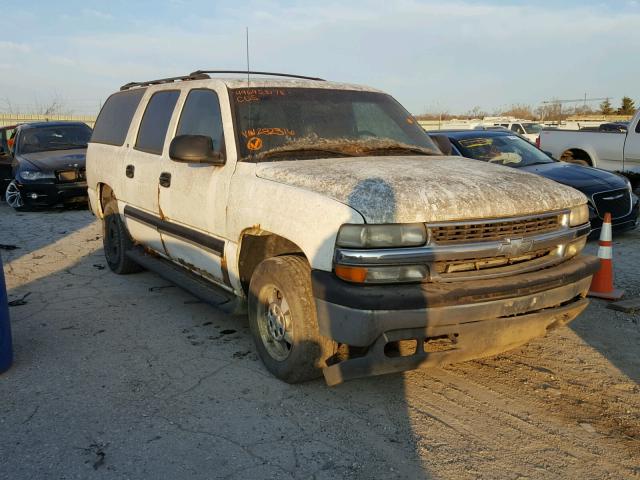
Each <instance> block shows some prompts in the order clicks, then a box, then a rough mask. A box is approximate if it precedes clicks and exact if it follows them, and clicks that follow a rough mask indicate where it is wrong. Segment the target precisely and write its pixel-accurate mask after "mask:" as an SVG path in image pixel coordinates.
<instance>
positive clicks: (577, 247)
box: [564, 236, 587, 257]
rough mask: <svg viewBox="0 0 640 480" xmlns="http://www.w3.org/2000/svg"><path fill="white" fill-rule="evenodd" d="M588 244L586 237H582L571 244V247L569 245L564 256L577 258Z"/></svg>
mask: <svg viewBox="0 0 640 480" xmlns="http://www.w3.org/2000/svg"><path fill="white" fill-rule="evenodd" d="M586 244H587V237H586V236H585V237H582V238H581V239H579V240H576V241H575V242H571V243H570V244H569V245H567V248H566V249H565V251H564V256H565V257H575V256H576V255H578V254H579V253H580V252H581V251H582V249H583V248H584V247H585V245H586Z"/></svg>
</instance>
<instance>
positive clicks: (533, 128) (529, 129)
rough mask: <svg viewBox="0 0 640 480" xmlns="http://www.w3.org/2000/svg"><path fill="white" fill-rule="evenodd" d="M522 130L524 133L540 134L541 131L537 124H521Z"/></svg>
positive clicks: (540, 126)
mask: <svg viewBox="0 0 640 480" xmlns="http://www.w3.org/2000/svg"><path fill="white" fill-rule="evenodd" d="M522 128H524V131H525V133H533V134H536V133H540V132H541V131H542V125H540V124H539V123H523V124H522Z"/></svg>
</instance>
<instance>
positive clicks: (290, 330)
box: [249, 255, 337, 383]
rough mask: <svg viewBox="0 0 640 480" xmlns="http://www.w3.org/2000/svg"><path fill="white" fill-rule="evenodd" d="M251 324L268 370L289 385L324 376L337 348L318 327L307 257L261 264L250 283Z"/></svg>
mask: <svg viewBox="0 0 640 480" xmlns="http://www.w3.org/2000/svg"><path fill="white" fill-rule="evenodd" d="M249 325H250V327H251V333H252V334H253V339H254V342H255V344H256V348H257V350H258V354H259V355H260V358H261V359H262V361H263V362H264V364H265V366H266V367H267V370H269V371H270V372H271V373H272V374H273V375H274V376H276V377H277V378H279V379H280V380H284V381H285V382H288V383H298V382H304V381H307V380H311V379H314V378H317V377H319V376H320V375H321V367H323V366H325V362H326V360H327V359H328V358H329V357H330V356H331V355H333V354H334V353H335V351H336V348H337V345H336V343H335V342H333V341H331V340H329V339H328V338H325V337H323V336H322V335H320V332H319V330H318V321H317V318H316V309H315V303H314V300H313V295H312V293H311V270H310V268H309V264H308V263H307V262H306V260H305V259H304V258H302V257H298V256H294V255H287V256H282V257H273V258H268V259H267V260H264V261H263V262H262V263H260V264H259V265H258V267H257V268H256V270H255V272H254V273H253V275H252V277H251V283H250V286H249Z"/></svg>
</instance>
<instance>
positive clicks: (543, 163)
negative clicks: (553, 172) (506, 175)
mask: <svg viewBox="0 0 640 480" xmlns="http://www.w3.org/2000/svg"><path fill="white" fill-rule="evenodd" d="M547 163H554V162H553V161H549V162H533V163H527V164H526V165H524V166H525V167H531V166H533V165H546V164H547Z"/></svg>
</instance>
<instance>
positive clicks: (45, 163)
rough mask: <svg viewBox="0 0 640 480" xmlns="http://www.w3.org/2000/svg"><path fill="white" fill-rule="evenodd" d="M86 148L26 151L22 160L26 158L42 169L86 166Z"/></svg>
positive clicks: (21, 156)
mask: <svg viewBox="0 0 640 480" xmlns="http://www.w3.org/2000/svg"><path fill="white" fill-rule="evenodd" d="M86 153H87V149H86V148H75V149H73V150H52V151H48V152H37V153H25V154H22V155H20V157H19V159H20V160H26V161H27V162H29V163H31V164H33V165H34V166H36V167H37V168H38V169H39V170H41V171H45V172H46V171H54V170H64V169H66V168H76V167H79V168H84V166H85V158H86Z"/></svg>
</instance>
